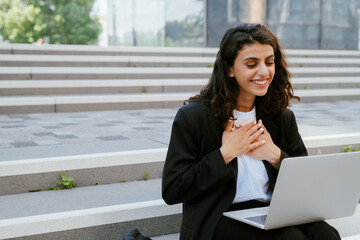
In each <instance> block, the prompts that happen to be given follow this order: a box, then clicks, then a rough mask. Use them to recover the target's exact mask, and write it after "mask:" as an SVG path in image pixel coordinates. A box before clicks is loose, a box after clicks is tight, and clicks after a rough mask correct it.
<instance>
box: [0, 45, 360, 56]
mask: <svg viewBox="0 0 360 240" xmlns="http://www.w3.org/2000/svg"><path fill="white" fill-rule="evenodd" d="M217 52H218V48H188V47H101V46H90V45H57V44H52V45H47V44H45V45H41V46H39V45H36V44H19V43H13V44H0V54H45V55H108V56H197V57H202V56H209V57H215V56H216V53H217ZM284 52H285V54H286V55H287V56H288V57H304V58H312V57H317V58H319V57H321V58H332V57H335V58H350V57H354V58H357V57H360V52H359V51H356V50H323V49H285V50H284Z"/></svg>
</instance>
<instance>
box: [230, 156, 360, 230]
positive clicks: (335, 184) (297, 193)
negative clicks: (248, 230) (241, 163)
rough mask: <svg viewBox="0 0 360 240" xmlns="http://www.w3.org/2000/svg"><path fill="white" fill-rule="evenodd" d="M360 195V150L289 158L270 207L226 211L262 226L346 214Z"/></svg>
mask: <svg viewBox="0 0 360 240" xmlns="http://www.w3.org/2000/svg"><path fill="white" fill-rule="evenodd" d="M359 199H360V152H350V153H337V154H326V155H315V156H306V157H294V158H286V159H284V160H283V161H282V163H281V167H280V170H279V174H278V177H277V181H276V185H275V188H274V191H273V195H272V200H271V203H270V206H269V207H264V208H252V209H244V210H238V211H231V212H225V213H224V216H226V217H230V218H233V219H236V220H238V221H241V222H244V223H247V224H250V225H252V226H255V227H258V228H261V229H265V230H268V229H275V228H281V227H286V226H293V225H298V224H304V223H310V222H316V221H321V220H327V219H333V218H340V217H347V216H351V215H353V214H354V212H355V210H356V206H357V204H358V202H359Z"/></svg>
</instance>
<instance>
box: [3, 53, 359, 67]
mask: <svg viewBox="0 0 360 240" xmlns="http://www.w3.org/2000/svg"><path fill="white" fill-rule="evenodd" d="M214 62H215V57H182V56H176V57H174V56H97V55H92V56H84V55H29V54H26V55H21V54H0V65H1V66H3V67H15V66H16V67H212V66H213V64H214ZM288 63H289V66H291V67H359V66H360V57H359V59H358V58H304V57H292V58H289V59H288Z"/></svg>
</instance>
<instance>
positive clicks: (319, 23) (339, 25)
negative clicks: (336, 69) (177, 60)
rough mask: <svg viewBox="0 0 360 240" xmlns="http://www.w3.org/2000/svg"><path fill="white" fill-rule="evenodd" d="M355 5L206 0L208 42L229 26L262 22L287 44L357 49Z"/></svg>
mask: <svg viewBox="0 0 360 240" xmlns="http://www.w3.org/2000/svg"><path fill="white" fill-rule="evenodd" d="M357 9H360V0H301V1H299V0H224V1H216V0H208V1H207V46H213V47H215V46H218V45H219V43H220V40H221V37H222V35H223V33H224V32H225V31H226V29H227V28H229V27H231V26H234V25H236V24H238V23H241V22H262V23H265V24H266V25H267V26H269V28H270V29H271V30H272V31H273V32H274V33H275V34H276V35H277V36H278V37H279V39H280V41H281V42H282V44H283V45H284V46H285V47H286V48H313V49H317V48H323V49H358V42H359V15H360V13H358V11H357ZM254 13H258V15H260V16H257V15H256V14H254ZM262 19H263V20H262Z"/></svg>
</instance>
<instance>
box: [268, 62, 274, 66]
mask: <svg viewBox="0 0 360 240" xmlns="http://www.w3.org/2000/svg"><path fill="white" fill-rule="evenodd" d="M274 63H275V62H267V63H266V65H273V64H274Z"/></svg>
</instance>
